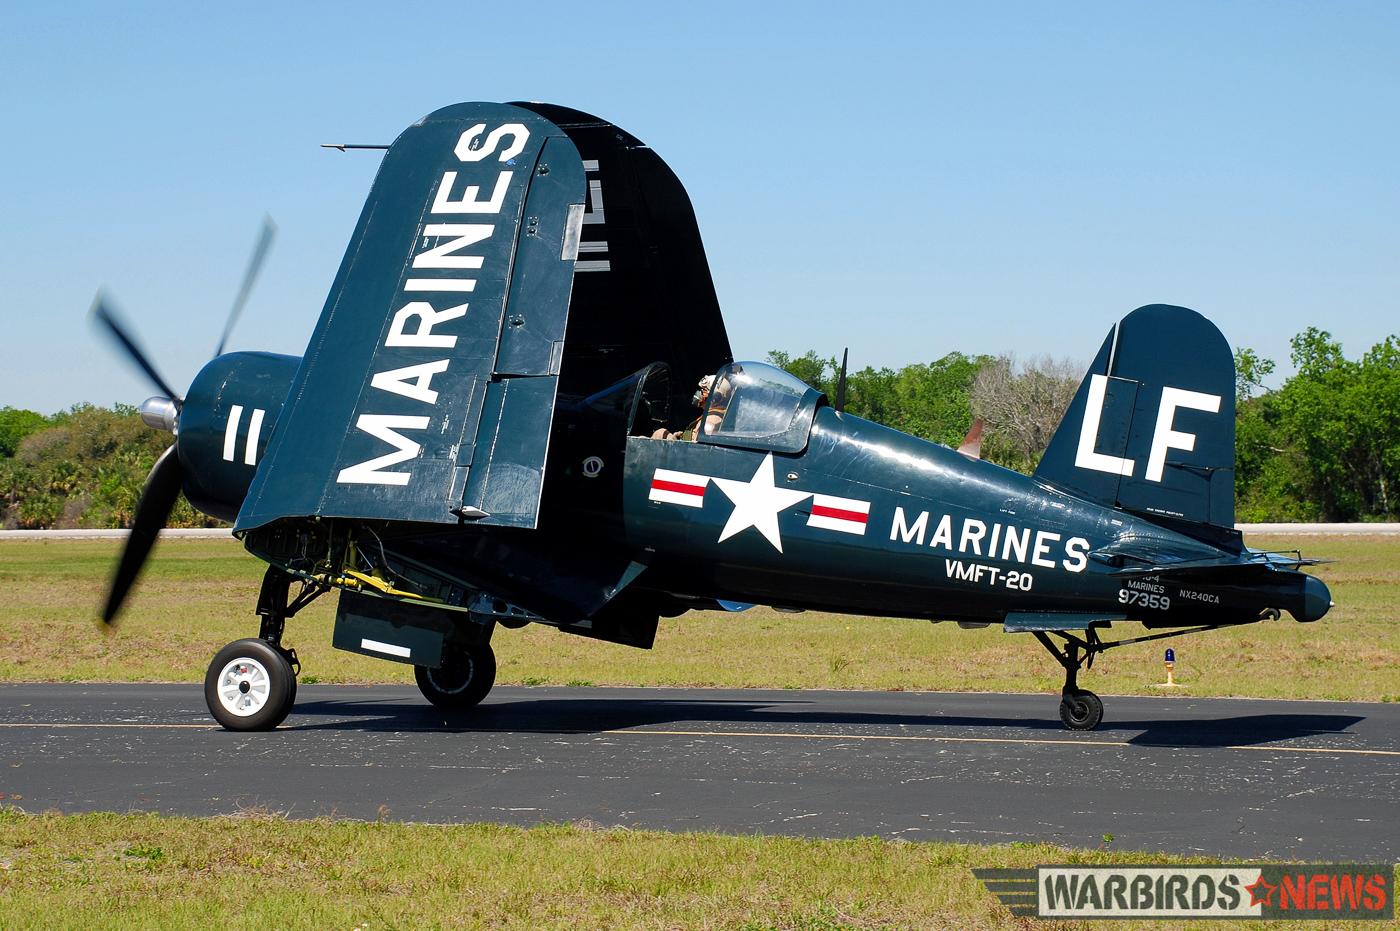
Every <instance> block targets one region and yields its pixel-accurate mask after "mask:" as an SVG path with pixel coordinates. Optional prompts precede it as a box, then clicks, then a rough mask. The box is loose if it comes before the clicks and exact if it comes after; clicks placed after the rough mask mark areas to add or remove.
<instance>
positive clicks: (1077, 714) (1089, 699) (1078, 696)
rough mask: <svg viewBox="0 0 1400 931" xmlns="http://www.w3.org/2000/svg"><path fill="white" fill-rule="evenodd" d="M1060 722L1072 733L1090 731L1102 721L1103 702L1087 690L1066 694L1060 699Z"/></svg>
mask: <svg viewBox="0 0 1400 931" xmlns="http://www.w3.org/2000/svg"><path fill="white" fill-rule="evenodd" d="M1060 720H1061V721H1062V722H1064V725H1065V727H1067V728H1069V729H1070V730H1072V731H1092V730H1093V729H1094V728H1096V727H1098V726H1099V722H1100V721H1102V720H1103V701H1102V700H1101V699H1100V698H1099V696H1097V695H1095V694H1094V693H1093V692H1090V691H1089V690H1087V689H1076V690H1075V691H1073V692H1066V693H1065V694H1064V697H1063V698H1061V699H1060Z"/></svg>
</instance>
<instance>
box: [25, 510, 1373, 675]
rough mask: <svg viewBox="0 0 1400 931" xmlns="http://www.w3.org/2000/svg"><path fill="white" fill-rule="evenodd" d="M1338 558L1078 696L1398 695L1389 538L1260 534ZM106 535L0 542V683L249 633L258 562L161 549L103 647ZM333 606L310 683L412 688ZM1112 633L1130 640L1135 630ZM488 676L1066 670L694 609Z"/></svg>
mask: <svg viewBox="0 0 1400 931" xmlns="http://www.w3.org/2000/svg"><path fill="white" fill-rule="evenodd" d="M1250 542H1251V544H1252V545H1256V546H1266V547H1273V548H1281V547H1287V546H1297V545H1300V544H1301V545H1302V546H1303V547H1304V549H1305V550H1306V551H1307V552H1308V554H1309V555H1318V556H1325V557H1330V558H1334V559H1336V560H1337V562H1335V563H1332V564H1328V565H1324V566H1321V567H1319V570H1318V571H1319V574H1320V575H1321V576H1322V577H1323V578H1324V579H1325V580H1326V581H1327V583H1328V585H1330V586H1331V588H1332V592H1333V596H1334V598H1335V599H1336V602H1337V607H1336V608H1335V609H1333V611H1332V612H1331V613H1330V614H1329V615H1328V616H1327V617H1326V618H1325V619H1324V620H1322V621H1320V622H1318V623H1316V624H1297V623H1294V622H1293V621H1291V620H1289V619H1287V617H1286V616H1285V619H1284V620H1281V621H1276V622H1267V623H1263V624H1259V625H1257V626H1253V627H1247V628H1243V629H1240V630H1235V631H1220V632H1214V633H1209V634H1204V635H1201V636H1196V637H1190V638H1183V639H1180V640H1175V641H1171V642H1169V643H1168V644H1161V643H1154V644H1145V645H1139V646H1128V647H1123V648H1120V649H1118V650H1115V651H1111V652H1109V653H1106V654H1104V655H1103V656H1101V657H1100V658H1099V659H1098V661H1097V662H1096V663H1095V665H1094V668H1093V670H1091V671H1089V672H1087V673H1085V674H1083V675H1082V676H1081V680H1080V681H1081V684H1083V685H1085V687H1087V688H1092V689H1094V690H1095V691H1097V692H1100V693H1103V694H1162V693H1163V691H1164V690H1161V689H1158V688H1155V687H1154V686H1155V684H1156V683H1160V682H1161V681H1162V680H1163V670H1162V662H1161V657H1162V648H1163V647H1164V646H1167V645H1170V646H1173V647H1174V648H1175V649H1176V654H1177V679H1178V681H1179V682H1181V683H1183V684H1184V685H1185V688H1183V689H1180V690H1177V691H1176V692H1175V693H1174V694H1186V695H1240V696H1254V697H1260V698H1327V699H1360V700H1367V701H1396V700H1400V621H1397V618H1396V617H1395V611H1394V608H1395V606H1396V603H1397V600H1400V537H1371V538H1359V537H1330V538H1325V537H1324V538H1318V537H1309V538H1301V539H1300V540H1288V539H1284V538H1260V539H1255V540H1251V541H1250ZM117 547H118V541H115V540H54V541H38V542H30V541H22V542H8V541H0V585H3V586H4V588H5V592H6V597H5V598H4V600H3V603H0V681H10V682H18V681H61V680H68V681H116V682H125V681H147V682H149V681H157V682H159V681H169V682H191V681H198V680H201V679H202V677H203V675H204V671H205V667H206V665H207V663H208V662H209V660H210V658H211V657H212V656H213V654H214V652H215V651H216V650H218V649H219V648H220V647H221V646H223V645H224V644H225V643H227V642H229V641H231V640H236V639H238V638H240V637H248V636H253V635H254V634H256V632H257V619H256V617H255V616H254V615H253V604H254V601H255V599H256V597H257V591H258V583H259V579H260V578H261V574H262V569H263V564H262V563H260V562H258V561H257V560H255V559H254V558H252V557H251V556H249V555H248V554H247V553H246V552H244V550H243V549H242V547H241V546H240V545H239V544H238V543H236V542H234V541H231V540H229V541H224V540H188V539H186V540H181V539H172V540H167V541H164V542H162V543H161V544H160V546H159V548H158V549H157V551H156V555H155V557H154V559H153V561H152V563H151V564H150V566H149V570H148V572H147V574H146V576H145V579H144V581H143V582H142V584H141V586H140V588H139V589H138V590H137V592H136V594H135V596H134V597H133V598H132V600H131V602H130V603H129V606H128V609H127V611H126V614H125V615H124V617H123V620H122V625H121V628H120V629H119V631H118V632H117V633H116V634H115V635H109V634H108V633H107V632H105V631H103V630H102V629H100V628H99V625H98V624H96V622H95V621H94V620H93V617H94V613H95V611H96V607H97V604H98V602H99V600H100V597H101V593H102V591H103V589H104V587H105V585H106V581H107V577H108V574H109V573H110V571H111V568H112V562H113V560H114V558H115V556H116V553H117ZM334 604H335V599H334V597H333V596H326V597H325V598H323V599H321V600H320V601H319V602H317V603H316V604H313V605H312V606H311V607H310V608H308V609H307V610H306V611H304V612H302V613H301V614H299V615H297V617H296V618H294V619H293V620H292V621H291V622H290V623H289V625H288V629H287V638H286V642H287V643H288V644H289V645H291V646H294V647H296V649H297V652H298V653H299V654H300V656H301V660H302V665H303V681H305V682H315V681H319V682H359V683H363V682H402V683H409V682H412V679H413V676H412V670H411V669H410V668H409V667H407V666H403V665H400V664H397V663H390V662H384V661H381V660H374V659H369V658H367V657H363V656H357V655H354V654H349V653H343V652H340V651H337V650H333V649H331V646H330V629H331V623H332V619H333V614H334ZM1114 632H1115V634H1116V635H1123V636H1129V635H1132V634H1134V633H1138V632H1140V629H1139V628H1137V627H1136V626H1135V625H1120V626H1118V627H1115V628H1114ZM493 643H494V646H495V648H496V653H497V657H498V660H499V666H500V670H499V676H498V679H497V681H498V682H500V683H503V684H516V685H519V684H526V685H539V684H551V685H565V684H571V685H657V686H732V687H745V686H753V687H760V686H763V687H776V688H841V689H846V688H866V689H910V690H925V689H927V690H944V689H952V690H980V691H1039V692H1055V691H1058V690H1059V687H1060V683H1061V676H1062V674H1061V673H1060V672H1059V667H1057V666H1055V665H1054V664H1053V663H1052V661H1051V660H1050V658H1049V657H1048V656H1046V655H1045V654H1044V652H1043V651H1042V650H1041V649H1040V647H1039V646H1038V645H1037V644H1036V643H1035V642H1034V641H1033V640H1032V639H1031V638H1030V637H1029V635H1009V634H1004V633H1002V632H1001V631H1000V630H999V629H996V628H987V629H984V630H961V629H959V628H958V627H956V626H955V625H952V624H936V625H934V624H927V623H923V622H919V621H907V620H887V619H874V618H856V617H846V616H840V615H831V614H819V613H808V614H799V615H790V614H777V613H775V612H772V611H769V610H767V609H761V608H760V609H754V610H752V611H748V612H745V613H742V614H725V613H717V612H716V613H711V612H706V613H692V614H688V615H685V616H683V617H680V618H676V619H674V620H663V622H662V626H661V630H660V631H659V633H658V635H657V643H656V648H655V649H653V650H650V651H647V650H636V649H632V648H630V647H623V646H616V645H613V644H606V643H597V642H594V641H590V640H585V639H583V638H580V637H574V636H570V635H567V634H561V633H559V632H558V631H555V630H553V629H552V628H546V627H541V626H537V625H531V626H529V627H527V628H525V629H524V630H519V631H512V630H504V629H502V630H498V631H497V633H496V637H495V639H494V641H493Z"/></svg>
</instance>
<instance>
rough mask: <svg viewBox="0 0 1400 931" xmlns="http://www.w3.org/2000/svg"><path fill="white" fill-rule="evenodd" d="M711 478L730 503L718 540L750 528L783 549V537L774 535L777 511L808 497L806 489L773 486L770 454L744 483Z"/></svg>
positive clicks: (808, 492) (776, 526)
mask: <svg viewBox="0 0 1400 931" xmlns="http://www.w3.org/2000/svg"><path fill="white" fill-rule="evenodd" d="M711 481H713V482H714V483H715V484H716V485H718V486H719V488H720V491H722V492H724V493H725V494H726V495H728V496H729V500H730V501H733V502H734V513H733V514H730V515H729V522H728V523H726V524H725V525H724V530H723V531H722V532H721V533H720V535H719V540H718V542H720V543H723V542H724V541H725V540H728V539H729V538H730V537H732V536H734V535H735V534H736V533H738V532H739V531H741V530H744V529H747V528H749V527H753V528H754V529H755V530H757V531H758V532H759V533H761V534H763V536H764V538H765V539H766V540H767V541H768V542H769V543H771V544H773V548H774V549H775V550H777V551H778V552H779V553H781V552H782V551H783V539H782V537H780V536H779V535H778V512H779V511H781V510H783V509H784V508H790V507H792V506H793V505H794V504H796V503H797V502H799V501H801V500H802V499H803V498H810V497H811V496H812V493H811V492H810V491H797V490H796V489H794V488H775V487H773V454H772V453H769V454H768V455H767V456H766V457H764V459H763V462H762V464H760V465H759V467H758V471H757V472H755V473H754V474H753V478H751V479H749V480H748V481H747V482H736V481H734V479H732V478H716V479H711Z"/></svg>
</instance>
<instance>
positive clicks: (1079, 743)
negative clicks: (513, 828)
mask: <svg viewBox="0 0 1400 931" xmlns="http://www.w3.org/2000/svg"><path fill="white" fill-rule="evenodd" d="M0 728H31V729H32V728H48V729H51V730H78V729H84V728H89V729H90V728H165V729H172V728H173V729H186V730H203V731H212V730H219V729H220V728H219V725H217V724H146V723H142V722H137V721H132V722H127V723H113V722H104V723H52V724H45V723H41V722H33V721H24V722H18V721H16V722H0ZM282 729H284V730H297V729H298V728H297V727H296V726H295V725H293V726H292V727H285V726H284V728H282ZM404 730H411V731H428V732H433V731H439V730H441V731H444V732H452V733H491V734H502V733H505V734H512V733H514V734H521V733H530V732H529V731H512V730H495V729H492V730H475V729H472V728H465V729H463V728H453V727H445V728H421V727H412V728H404ZM551 733H557V732H551ZM564 733H568V734H577V735H580V736H587V735H594V736H603V735H619V736H642V737H647V736H650V737H717V738H728V737H768V738H776V739H780V740H784V739H787V740H790V739H797V740H873V741H887V742H899V741H906V742H916V743H952V744H1033V745H1048V746H1068V747H1117V748H1121V747H1133V746H1142V747H1156V748H1159V749H1177V750H1209V749H1219V750H1253V751H1256V752H1264V753H1333V754H1350V755H1353V756H1394V757H1400V750H1363V749H1352V748H1346V747H1290V746H1283V745H1280V744H1249V745H1244V744H1229V745H1225V746H1221V747H1216V748H1212V747H1210V746H1208V745H1206V746H1203V745H1190V744H1188V745H1184V746H1180V745H1178V746H1173V745H1170V744H1134V743H1132V742H1131V741H1127V740H1074V739H1072V738H1053V737H946V736H939V735H934V734H841V733H826V732H821V731H817V732H813V733H798V732H795V731H718V730H705V731H680V730H662V729H660V728H647V727H641V728H630V727H629V728H616V729H613V730H600V731H590V730H578V731H567V732H564Z"/></svg>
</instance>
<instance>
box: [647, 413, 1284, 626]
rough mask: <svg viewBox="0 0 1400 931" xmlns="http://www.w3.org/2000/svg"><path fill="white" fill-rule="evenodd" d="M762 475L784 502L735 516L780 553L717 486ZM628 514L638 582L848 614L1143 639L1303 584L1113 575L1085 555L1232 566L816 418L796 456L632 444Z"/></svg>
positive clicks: (837, 417) (758, 496) (1243, 616)
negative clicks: (1121, 622)
mask: <svg viewBox="0 0 1400 931" xmlns="http://www.w3.org/2000/svg"><path fill="white" fill-rule="evenodd" d="M770 456H771V462H770ZM770 472H771V480H772V483H773V486H774V489H775V491H776V492H782V491H787V492H790V493H789V494H787V495H779V494H776V493H774V492H767V491H766V490H755V491H754V492H752V497H753V498H754V499H755V501H754V502H753V504H754V507H753V508H751V509H752V510H753V514H752V515H750V514H749V513H743V512H741V513H740V515H739V521H740V522H741V523H743V522H746V521H748V519H749V517H750V516H754V517H757V518H760V519H762V518H766V517H768V516H772V517H773V518H774V519H775V521H774V522H775V529H776V537H777V540H776V542H775V540H773V539H770V537H771V536H773V535H774V534H773V533H772V529H773V528H771V527H770V533H769V534H767V535H765V533H763V532H762V530H761V528H760V527H759V526H757V525H756V524H754V523H749V524H748V525H746V526H738V527H736V526H734V524H732V523H731V521H732V520H733V519H734V515H735V512H736V509H741V508H742V503H736V501H735V500H734V499H733V498H732V497H731V496H730V494H728V493H727V492H726V490H725V489H726V486H727V487H729V488H731V489H736V488H737V485H736V483H744V484H745V485H746V486H747V487H750V488H754V489H766V484H767V482H768V479H769V475H770ZM676 475H682V476H690V477H691V478H689V479H687V480H684V481H679V482H677V481H675V480H674V476H676ZM658 476H660V478H658ZM702 479H708V480H707V481H702ZM687 482H688V485H687ZM677 487H680V488H682V489H684V488H687V487H688V489H689V491H685V490H680V491H677V490H675V489H676V488H677ZM668 490H669V491H670V493H667V492H668ZM697 491H698V493H697ZM798 493H800V495H801V497H797V495H798ZM765 496H766V497H767V498H768V499H769V500H766V501H764V500H762V499H764V498H765ZM742 497H743V495H742V494H741V498H742ZM687 498H688V499H689V500H685V499H687ZM759 505H761V508H760V507H759ZM624 515H625V536H626V543H627V545H628V547H629V548H632V549H636V550H640V551H643V552H645V553H646V554H647V555H646V557H645V558H646V559H647V561H648V562H649V564H650V568H649V569H648V571H647V573H646V574H645V577H644V578H643V579H639V580H638V581H639V584H645V585H647V586H656V587H659V588H662V589H665V590H668V591H673V592H678V593H684V594H687V595H693V596H696V597H711V598H718V599H724V600H728V601H738V602H755V603H762V604H774V605H779V606H785V607H793V608H805V609H826V610H833V611H841V612H849V613H856V614H872V615H895V616H907V617H915V618H929V619H951V620H962V621H999V620H1002V619H1003V618H1004V617H1005V616H1006V615H1007V614H1008V613H1009V612H1017V611H1023V612H1040V611H1063V612H1102V613H1104V616H1105V617H1108V616H1115V615H1116V616H1118V617H1128V618H1133V619H1137V620H1143V621H1146V622H1148V623H1150V624H1152V625H1153V626H1171V625H1176V624H1182V625H1188V624H1203V623H1222V622H1230V621H1246V620H1255V619H1258V617H1259V615H1260V612H1261V611H1263V610H1264V609H1266V608H1270V607H1276V608H1287V609H1292V608H1293V607H1294V606H1295V604H1296V603H1297V602H1298V599H1299V598H1300V597H1302V595H1303V587H1304V585H1305V579H1306V577H1305V576H1303V574H1302V573H1297V572H1275V573H1273V575H1275V576H1277V578H1275V579H1273V580H1272V581H1271V584H1263V585H1261V584H1258V583H1255V582H1251V584H1249V585H1240V584H1233V583H1232V582H1231V581H1227V580H1226V577H1225V576H1221V577H1220V578H1219V579H1212V580H1209V581H1207V580H1203V579H1192V580H1190V581H1189V582H1188V581H1182V580H1180V579H1168V578H1166V577H1165V576H1164V574H1160V573H1151V572H1143V573H1133V572H1131V571H1125V567H1124V566H1123V565H1115V564H1113V562H1114V561H1109V560H1106V559H1104V558H1102V557H1101V556H1099V555H1095V554H1100V553H1101V551H1104V550H1106V549H1111V546H1110V544H1113V543H1115V542H1118V541H1124V540H1131V541H1134V542H1135V543H1137V544H1139V545H1144V546H1150V547H1151V548H1154V549H1156V550H1159V551H1170V552H1172V553H1174V554H1175V558H1177V559H1179V560H1182V561H1186V560H1196V561H1199V560H1210V559H1215V560H1228V559H1233V558H1236V556H1237V554H1234V553H1230V552H1228V551H1225V550H1222V549H1220V548H1219V547H1216V546H1212V545H1210V544H1207V543H1203V542H1201V541H1198V540H1195V539H1192V538H1190V537H1187V536H1185V535H1183V534H1180V533H1176V532H1174V531H1172V530H1168V529H1165V528H1163V527H1161V526H1158V525H1157V524H1154V523H1152V522H1149V521H1147V520H1144V519H1142V518H1139V517H1136V516H1134V515H1131V514H1128V513H1126V512H1123V511H1120V510H1116V509H1112V508H1105V507H1102V506H1100V505H1097V504H1093V503H1090V502H1086V501H1083V500H1080V499H1078V498H1076V497H1074V496H1072V495H1069V494H1065V493H1063V492H1060V491H1057V490H1056V489H1054V488H1051V487H1048V486H1045V485H1042V484H1039V483H1037V482H1035V481H1034V480H1033V479H1031V478H1030V477H1028V476H1025V475H1021V474H1019V473H1017V472H1013V471H1011V470H1009V469H1005V468H1002V467H1000V466H997V465H994V464H992V463H989V462H985V461H982V460H979V459H974V458H971V457H969V456H965V455H963V454H961V453H958V452H957V451H955V450H952V449H950V448H948V447H946V446H942V445H939V444H937V443H931V442H928V441H925V440H921V439H918V438H915V437H912V436H909V435H907V434H904V433H901V432H899V431H897V430H893V429H891V428H888V427H884V426H881V425H879V424H875V423H871V422H869V421H866V420H863V419H861V418H859V417H853V416H851V415H849V414H840V413H837V412H836V411H834V410H832V409H831V408H830V407H825V406H824V407H821V408H820V409H819V410H818V411H817V413H816V416H815V418H814V422H813V425H812V430H811V435H810V440H809V442H808V444H807V447H806V448H805V449H804V450H803V451H802V452H800V453H796V454H783V453H770V452H766V451H761V450H741V449H735V448H732V447H716V446H710V445H707V444H706V443H703V442H699V443H696V442H684V441H659V440H649V439H642V438H631V439H629V441H628V448H627V476H626V481H625V500H624ZM729 531H733V532H732V533H730V532H729ZM722 537H723V539H721V538H722ZM780 547H781V548H780ZM1126 568H1127V569H1128V570H1131V564H1129V565H1128V566H1127V567H1126ZM1217 575H1219V573H1217Z"/></svg>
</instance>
